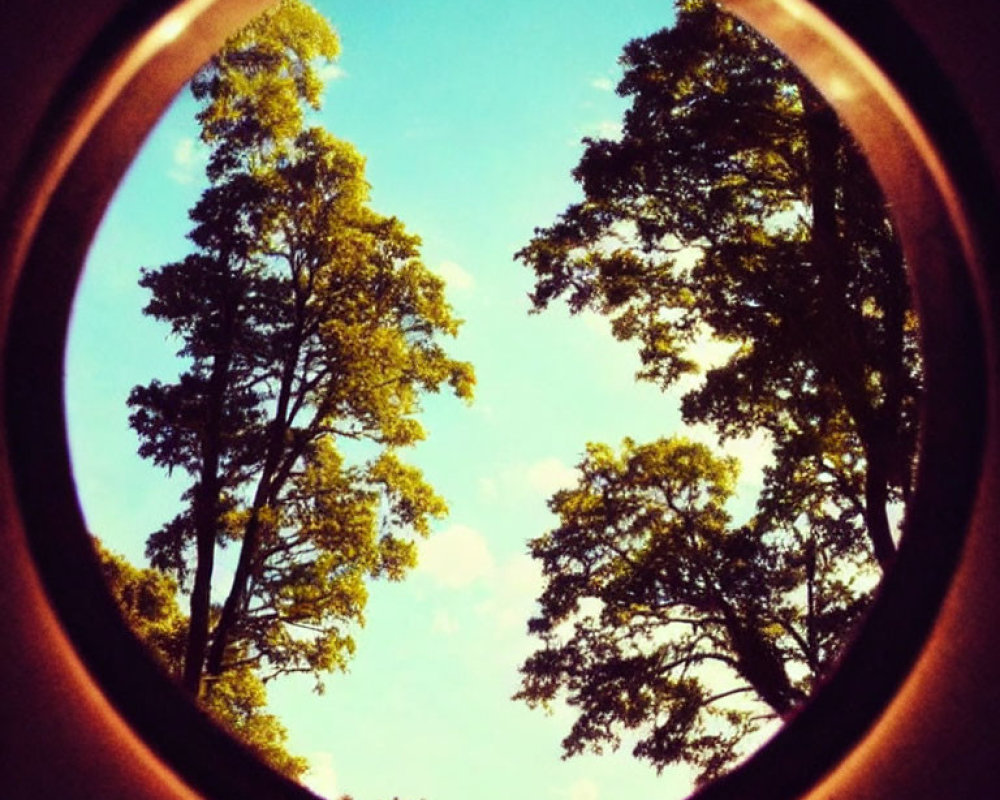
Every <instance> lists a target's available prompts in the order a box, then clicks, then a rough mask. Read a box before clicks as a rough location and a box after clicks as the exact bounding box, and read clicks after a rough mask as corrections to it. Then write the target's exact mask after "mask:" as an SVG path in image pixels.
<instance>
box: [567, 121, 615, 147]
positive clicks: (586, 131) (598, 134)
mask: <svg viewBox="0 0 1000 800" xmlns="http://www.w3.org/2000/svg"><path fill="white" fill-rule="evenodd" d="M580 135H581V136H587V137H589V138H591V139H611V140H612V141H618V140H619V139H621V138H622V123H621V120H616V119H602V120H599V121H597V122H591V123H588V124H587V125H584V126H583V127H582V128H580ZM571 144H572V145H574V146H576V145H579V144H580V142H579V141H574V142H571Z"/></svg>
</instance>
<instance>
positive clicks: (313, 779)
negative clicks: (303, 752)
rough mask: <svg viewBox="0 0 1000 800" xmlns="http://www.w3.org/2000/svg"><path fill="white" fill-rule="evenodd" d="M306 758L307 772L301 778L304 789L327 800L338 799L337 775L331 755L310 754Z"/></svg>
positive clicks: (322, 753)
mask: <svg viewBox="0 0 1000 800" xmlns="http://www.w3.org/2000/svg"><path fill="white" fill-rule="evenodd" d="M307 758H308V760H309V770H308V771H307V772H306V774H305V775H304V776H303V777H302V782H303V783H304V784H305V785H306V787H308V788H309V789H312V791H314V792H315V793H316V794H318V795H321V796H323V797H326V798H328V799H329V800H333V798H335V797H339V796H340V793H339V792H338V791H337V773H336V771H335V770H334V768H333V755H332V754H330V753H325V752H319V753H310V754H309V755H308V756H307Z"/></svg>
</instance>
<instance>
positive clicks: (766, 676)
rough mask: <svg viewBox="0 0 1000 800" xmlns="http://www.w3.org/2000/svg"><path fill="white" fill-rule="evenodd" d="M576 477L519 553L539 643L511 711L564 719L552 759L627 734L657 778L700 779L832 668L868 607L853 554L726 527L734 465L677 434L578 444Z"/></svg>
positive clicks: (804, 534) (762, 529)
mask: <svg viewBox="0 0 1000 800" xmlns="http://www.w3.org/2000/svg"><path fill="white" fill-rule="evenodd" d="M578 469H579V472H580V476H581V477H580V480H579V483H578V484H577V485H576V486H575V487H573V488H572V489H566V490H563V491H560V492H557V493H556V494H555V495H554V496H553V498H552V499H551V501H550V502H549V507H550V509H551V510H552V511H553V513H555V514H556V515H557V517H558V520H559V524H558V526H557V527H556V528H555V529H554V530H552V531H550V532H549V533H547V534H545V535H543V536H540V537H538V538H536V539H534V540H532V542H531V545H530V549H531V553H532V555H533V556H534V557H535V558H537V559H539V560H540V562H541V566H542V573H543V575H544V577H545V579H546V583H545V589H544V591H543V593H542V596H541V598H540V599H539V604H540V613H539V615H538V616H537V617H535V618H533V619H532V620H530V622H529V625H528V629H529V631H530V632H531V633H533V634H535V635H536V636H538V637H539V638H540V639H541V641H542V644H543V646H542V648H541V649H540V650H538V651H537V652H536V653H535V654H534V655H532V656H531V657H530V658H529V659H528V660H527V662H526V663H525V665H524V666H523V667H522V674H523V678H524V680H523V685H522V687H521V690H520V691H519V692H518V693H517V694H516V695H515V699H521V700H525V701H526V702H528V703H529V704H530V705H532V706H538V705H541V706H548V705H549V704H551V703H552V702H553V701H554V700H556V699H557V698H561V697H564V698H565V699H566V701H567V702H568V703H569V705H570V706H572V707H573V708H575V709H577V710H578V712H579V713H578V717H577V719H576V721H575V722H574V724H573V726H572V729H571V730H570V732H569V734H568V736H567V737H566V738H565V739H564V740H563V748H564V752H565V754H566V755H567V756H571V755H574V754H577V753H580V752H583V751H584V750H586V749H591V750H595V751H597V752H600V751H601V750H602V749H603V747H604V746H612V747H617V746H618V745H619V744H620V741H621V737H622V735H623V734H625V733H630V734H631V735H632V736H634V737H635V738H637V743H636V745H635V746H634V749H633V753H634V754H635V755H636V756H637V757H638V758H643V759H646V760H648V761H650V762H652V763H653V764H654V765H656V767H657V768H658V769H662V768H663V767H664V766H665V765H666V764H670V763H674V762H683V763H687V764H689V765H691V766H693V767H695V768H696V769H697V770H698V773H699V776H700V778H701V779H702V780H704V779H707V778H711V777H714V776H715V775H717V774H718V773H719V772H720V771H721V770H722V769H723V768H724V767H725V766H726V765H728V764H729V763H730V762H731V761H732V760H733V758H734V757H736V755H738V753H739V752H740V744H741V742H742V741H743V740H744V739H745V737H746V736H747V735H749V734H750V733H752V732H754V731H756V730H757V729H758V728H759V726H760V725H761V723H762V722H764V721H766V720H769V719H774V718H780V717H784V716H786V715H787V714H789V713H790V712H791V711H792V710H793V709H794V708H795V706H796V705H797V704H798V703H799V702H800V701H801V700H802V699H803V698H804V697H805V696H806V695H807V693H808V692H809V690H810V689H811V687H812V685H813V684H814V682H815V681H816V679H817V678H818V677H819V676H820V675H822V673H823V671H824V669H825V668H826V667H827V666H828V664H829V662H830V661H831V659H833V658H834V657H835V655H836V653H837V652H838V650H839V646H840V644H841V642H842V640H843V633H844V629H845V627H848V626H850V625H851V624H852V623H853V622H854V621H855V620H856V619H857V617H858V616H859V614H860V613H861V611H862V610H863V608H864V606H865V603H866V601H867V597H868V592H867V590H866V589H865V587H864V585H863V583H862V585H856V583H858V582H859V581H861V580H862V578H863V575H862V572H858V571H854V570H852V569H851V567H852V566H853V567H864V565H865V563H866V562H867V559H868V555H867V553H866V552H865V548H864V547H863V546H861V545H860V544H859V543H858V542H854V544H853V546H851V544H850V541H849V540H848V541H847V542H845V541H844V539H843V537H839V536H837V535H836V532H835V531H834V532H831V531H830V530H829V529H827V528H824V527H810V526H787V527H784V528H781V529H772V528H770V527H768V526H767V525H766V524H764V525H762V520H761V519H760V518H754V519H752V520H750V522H749V523H747V524H745V525H742V526H736V525H734V524H733V522H732V518H731V516H730V514H729V512H728V511H727V509H726V504H727V502H728V501H729V500H730V499H731V498H732V496H733V490H734V487H735V485H736V479H737V474H738V467H737V464H736V462H735V460H734V459H732V458H720V457H717V456H714V455H713V454H712V453H711V451H710V450H709V449H708V448H707V447H706V446H705V445H702V444H697V443H693V442H690V441H688V440H686V439H683V438H680V437H674V438H668V439H660V440H658V441H656V442H652V443H650V444H645V445H639V444H636V443H635V442H633V441H631V440H628V439H626V440H625V442H624V443H623V446H622V451H621V453H620V454H619V453H616V452H615V451H613V450H612V449H611V448H610V447H608V446H607V445H596V444H592V445H589V446H588V448H587V453H586V457H585V458H584V459H583V461H582V462H581V463H580V464H579V466H578ZM831 534H832V535H831Z"/></svg>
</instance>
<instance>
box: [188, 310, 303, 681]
mask: <svg viewBox="0 0 1000 800" xmlns="http://www.w3.org/2000/svg"><path fill="white" fill-rule="evenodd" d="M298 311H299V314H301V304H300V308H299V309H298ZM301 329H302V319H301V316H299V318H298V319H297V324H296V330H295V331H294V333H293V336H292V337H291V343H290V345H289V352H288V354H287V355H286V357H285V363H284V365H283V367H282V375H281V385H280V387H279V390H278V400H277V404H276V407H275V411H274V419H273V420H272V421H271V431H270V436H269V437H268V445H267V453H266V454H265V457H264V465H263V468H262V469H261V475H260V478H259V480H258V482H257V489H256V491H255V492H254V498H253V503H252V506H251V510H250V519H249V520H248V521H247V524H246V527H245V528H244V531H243V541H242V543H241V546H240V555H239V560H238V561H237V563H236V571H235V574H234V575H233V582H232V585H231V586H230V589H229V594H228V595H227V596H226V600H225V602H224V603H223V605H222V611H221V613H220V615H219V622H218V624H217V625H216V626H215V631H214V632H213V635H212V644H211V646H210V647H209V649H208V660H207V662H206V664H205V672H206V673H207V674H208V675H211V676H213V677H214V676H218V675H220V674H221V673H222V671H223V666H224V662H225V655H226V648H227V647H228V646H229V643H230V641H231V639H232V635H233V631H234V630H235V628H236V625H237V622H238V621H239V618H240V616H241V615H242V614H243V613H244V606H245V605H246V600H247V598H246V594H247V589H248V588H249V584H250V578H251V575H252V572H253V566H254V561H255V560H256V558H257V551H258V549H259V544H260V532H261V531H260V527H261V518H260V515H261V512H262V511H263V509H264V508H265V507H266V506H267V505H269V504H271V503H273V502H274V500H275V499H276V497H277V494H278V492H279V491H280V488H281V484H283V483H284V481H283V480H282V481H276V480H275V478H276V473H277V472H278V466H279V463H280V462H281V457H282V455H283V453H284V452H285V448H286V437H287V435H288V432H289V431H288V428H289V424H290V420H289V419H288V409H289V403H290V400H291V396H292V386H293V384H294V382H295V373H296V368H297V366H298V362H299V354H300V352H301V349H302V341H301V338H300V333H299V332H300V331H301Z"/></svg>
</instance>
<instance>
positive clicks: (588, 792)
mask: <svg viewBox="0 0 1000 800" xmlns="http://www.w3.org/2000/svg"><path fill="white" fill-rule="evenodd" d="M600 796H601V793H600V791H599V790H598V788H597V784H596V783H594V781H592V780H591V779H590V778H579V779H578V780H576V781H574V782H573V783H572V784H571V785H570V787H569V791H568V792H567V797H568V800H598V798H599V797H600Z"/></svg>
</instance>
